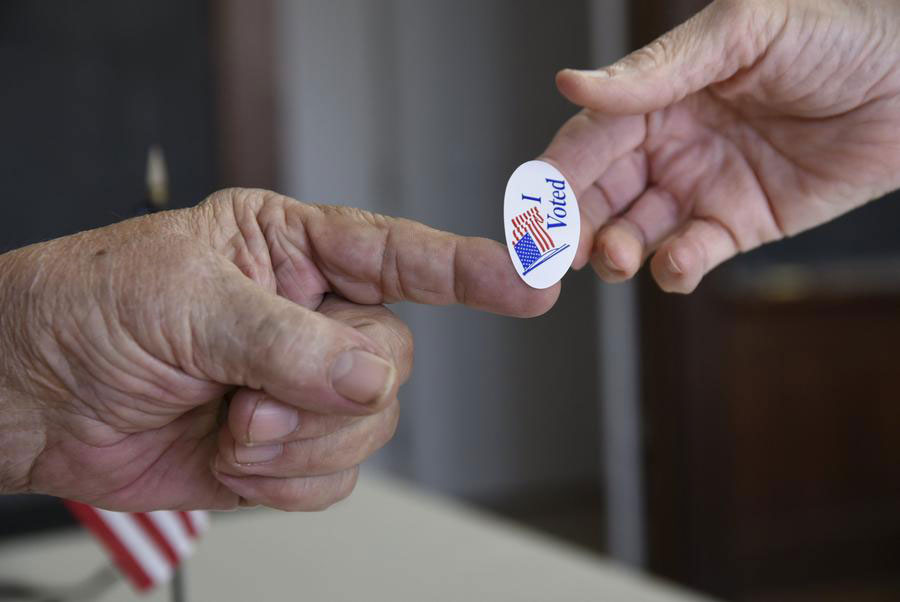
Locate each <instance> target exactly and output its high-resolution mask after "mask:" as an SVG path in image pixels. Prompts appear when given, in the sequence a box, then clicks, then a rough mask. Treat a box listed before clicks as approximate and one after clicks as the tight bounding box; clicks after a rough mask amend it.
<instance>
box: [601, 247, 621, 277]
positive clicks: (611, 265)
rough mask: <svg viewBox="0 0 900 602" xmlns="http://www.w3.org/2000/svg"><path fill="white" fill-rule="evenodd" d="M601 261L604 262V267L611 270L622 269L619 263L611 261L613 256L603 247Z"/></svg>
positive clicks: (617, 270) (619, 270)
mask: <svg viewBox="0 0 900 602" xmlns="http://www.w3.org/2000/svg"><path fill="white" fill-rule="evenodd" d="M603 263H605V264H606V267H607V268H609V269H610V270H612V271H613V272H621V271H622V268H620V267H619V265H618V264H617V263H616V262H615V261H613V258H612V257H610V256H609V251H607V250H606V248H605V247H604V249H603Z"/></svg>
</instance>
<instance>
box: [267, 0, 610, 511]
mask: <svg viewBox="0 0 900 602" xmlns="http://www.w3.org/2000/svg"><path fill="white" fill-rule="evenodd" d="M278 14H279V32H278V44H279V55H280V61H281V64H280V73H281V87H282V88H281V93H280V104H281V118H282V124H283V128H282V141H281V157H282V161H283V162H282V164H281V166H280V167H281V174H282V182H281V188H282V189H283V190H284V191H285V192H287V193H290V194H293V195H295V196H297V197H299V198H302V199H307V200H315V201H322V202H329V203H336V204H348V205H354V206H359V207H365V208H369V209H373V210H376V211H382V212H386V213H389V214H393V215H401V216H405V217H410V218H414V219H418V220H421V221H424V222H426V223H428V224H431V225H433V226H436V227H439V228H443V229H447V230H452V231H454V232H458V233H462V234H468V235H479V236H488V237H492V238H495V239H497V240H500V239H502V236H503V234H502V227H501V215H502V206H501V203H502V196H503V190H504V187H505V183H506V179H507V177H508V176H509V174H510V173H511V172H512V171H513V169H514V168H515V167H516V166H517V165H518V164H519V163H521V162H524V161H526V160H528V159H531V158H533V157H534V156H535V155H537V154H538V153H539V152H540V151H541V150H542V149H543V147H544V146H545V145H546V144H547V142H548V141H549V139H550V137H551V136H552V134H553V133H554V131H555V130H556V129H557V128H558V127H559V125H560V124H561V123H562V122H563V121H564V120H565V119H566V118H567V117H568V116H570V115H571V114H572V113H574V110H575V109H574V107H571V106H569V105H567V103H566V102H564V101H563V100H562V99H561V98H560V97H559V95H558V93H557V92H556V90H555V86H554V84H553V76H554V74H555V72H556V71H557V70H558V69H560V68H562V67H564V66H569V65H585V64H586V63H587V62H589V47H588V30H589V27H590V23H589V18H588V17H589V13H588V7H587V5H586V3H585V2H562V3H559V2H556V3H549V2H536V1H532V2H517V1H513V0H503V1H493V2H481V1H476V0H465V1H457V2H416V1H412V0H382V1H371V0H369V1H367V0H345V1H337V2H336V1H324V0H321V1H315V0H308V1H303V2H295V1H291V0H281V1H280V2H279V5H278ZM564 284H565V285H564V287H563V295H562V299H561V300H560V302H559V304H558V305H557V306H556V307H555V308H554V309H553V310H552V311H551V312H550V314H549V315H547V316H545V317H542V318H539V319H536V320H530V321H521V320H513V319H508V318H501V317H496V316H490V315H484V314H479V313H476V312H472V311H469V310H466V309H463V308H425V307H413V306H402V307H399V308H396V309H397V310H398V311H399V312H400V313H401V314H402V315H403V316H404V317H405V318H406V319H407V320H408V321H409V322H410V324H411V326H412V328H413V331H414V333H415V335H416V343H417V353H416V370H415V375H414V377H413V379H412V381H411V382H410V383H409V384H408V385H407V386H406V387H405V388H404V389H403V390H402V392H401V401H402V402H403V404H404V416H403V419H402V422H401V426H400V430H399V432H398V435H397V438H396V439H395V441H394V442H393V443H392V444H391V445H390V446H389V447H388V449H387V450H386V451H385V452H384V453H383V454H382V455H381V456H380V458H378V459H377V461H376V464H380V465H381V466H382V467H386V468H389V469H391V470H394V471H397V472H400V473H402V474H406V475H408V476H410V477H412V478H414V479H416V480H418V481H419V482H421V483H424V484H426V485H428V486H431V487H433V488H436V489H440V490H443V491H447V492H451V493H455V494H460V495H464V496H468V497H473V498H480V499H496V498H503V497H504V496H509V495H511V494H513V493H514V492H516V491H521V490H523V489H529V488H544V489H546V488H548V487H553V486H556V485H561V484H564V483H569V482H576V481H586V480H594V481H596V480H597V479H598V477H599V474H600V469H599V454H598V441H597V433H598V418H597V414H598V409H597V385H596V382H597V381H596V366H597V353H596V349H595V347H596V344H595V333H596V330H595V304H594V282H593V279H592V278H591V277H590V276H589V275H588V274H570V275H569V276H568V277H567V278H566V280H565V283H564ZM524 349H528V350H529V352H528V353H527V354H522V353H518V352H517V351H520V350H524ZM526 355H530V356H532V357H533V358H535V362H534V363H532V362H529V361H523V360H522V359H521V358H522V357H523V356H526ZM538 362H540V369H538V368H539V366H538Z"/></svg>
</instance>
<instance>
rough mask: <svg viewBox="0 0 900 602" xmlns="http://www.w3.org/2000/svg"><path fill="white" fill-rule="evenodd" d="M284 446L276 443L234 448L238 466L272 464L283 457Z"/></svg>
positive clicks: (236, 446)
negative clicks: (279, 457)
mask: <svg viewBox="0 0 900 602" xmlns="http://www.w3.org/2000/svg"><path fill="white" fill-rule="evenodd" d="M283 450H284V445H282V444H281V443H276V444H274V445H254V446H253V447H247V446H246V445H237V444H236V445H235V446H234V459H235V460H236V461H237V463H238V464H259V463H261V462H271V461H272V460H274V459H275V458H277V457H278V456H280V455H281V452H282V451H283Z"/></svg>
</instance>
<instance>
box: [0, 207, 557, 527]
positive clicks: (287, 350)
mask: <svg viewBox="0 0 900 602" xmlns="http://www.w3.org/2000/svg"><path fill="white" fill-rule="evenodd" d="M558 292H559V289H558V287H556V288H553V289H548V290H547V291H536V290H533V289H530V288H528V287H527V286H525V285H524V284H523V283H522V282H521V281H520V280H519V278H518V277H517V276H516V274H515V272H514V269H513V267H512V265H511V262H510V261H509V256H508V254H507V252H506V251H505V250H504V248H503V247H502V246H501V245H499V244H498V243H496V242H493V241H488V240H484V239H477V238H462V237H458V236H453V235H450V234H446V233H443V232H438V231H436V230H432V229H430V228H427V227H425V226H422V225H419V224H416V223H414V222H410V221H407V220H399V219H392V218H388V217H383V216H380V215H373V214H370V213H366V212H363V211H359V210H355V209H348V208H341V207H326V206H311V205H305V204H302V203H298V202H296V201H293V200H291V199H288V198H285V197H283V196H280V195H277V194H274V193H269V192H265V191H259V190H226V191H222V192H220V193H217V194H215V195H213V196H212V197H210V198H209V199H207V201H206V202H204V203H203V204H201V205H199V206H198V207H196V208H193V209H188V210H181V211H173V212H166V213H161V214H157V215H153V216H147V217H142V218H137V219H133V220H129V221H126V222H122V223H120V224H116V225H113V226H110V227H107V228H102V229H99V230H93V231H89V232H84V233H81V234H78V235H75V236H70V237H66V238H61V239H58V240H54V241H51V242H48V243H43V244H39V245H34V246H32V247H27V248H25V249H20V250H18V251H15V252H13V253H9V254H7V255H4V256H0V307H2V308H3V312H2V316H0V352H2V353H0V409H2V410H3V411H2V412H0V457H2V459H0V491H6V492H21V491H35V492H41V493H49V494H53V495H58V496H63V497H67V498H72V499H77V500H80V501H84V502H87V503H91V504H94V505H98V506H102V507H105V508H110V509H118V510H148V509H158V508H181V509H185V508H220V509H225V508H232V507H235V506H237V505H240V504H245V505H252V504H264V505H267V506H273V507H277V508H282V509H289V510H307V509H319V508H323V507H325V506H327V505H329V504H330V503H333V502H334V501H337V500H339V499H341V498H343V497H344V496H346V495H347V494H348V493H349V492H350V491H351V490H352V488H353V485H354V483H355V480H356V474H357V468H356V467H357V466H358V465H359V464H360V462H362V461H363V460H364V459H365V458H366V457H367V456H369V455H370V454H371V453H373V452H374V451H375V450H376V449H378V448H379V447H381V446H382V445H383V444H384V443H385V442H386V441H387V440H388V439H389V438H390V437H391V435H392V434H393V431H394V427H395V425H396V423H397V413H398V403H397V388H398V386H399V385H400V383H402V382H403V381H404V380H405V379H406V378H407V377H408V376H409V372H410V369H411V364H412V340H411V337H410V333H409V331H408V330H407V328H406V326H405V325H404V324H403V323H402V322H401V321H399V320H398V319H397V318H396V317H395V316H394V315H393V314H392V313H391V312H390V311H389V310H388V309H387V308H385V307H384V306H383V305H381V304H382V303H389V302H395V301H401V300H410V301H415V302H420V303H430V304H447V303H457V302H459V303H465V304H467V305H470V306H472V307H476V308H480V309H485V310H489V311H495V312H500V313H506V314H511V315H518V316H528V315H534V314H538V313H541V312H543V311H545V310H546V309H547V308H549V307H550V306H551V305H552V304H553V302H554V301H555V299H556V297H557V295H558ZM226 397H230V402H229V403H228V404H227V406H226V405H225V404H224V403H223V399H225V398H226Z"/></svg>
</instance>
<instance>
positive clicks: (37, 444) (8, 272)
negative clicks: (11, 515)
mask: <svg viewBox="0 0 900 602" xmlns="http://www.w3.org/2000/svg"><path fill="white" fill-rule="evenodd" d="M22 255H23V254H22V253H21V252H11V253H6V254H4V255H0V494H4V493H24V492H28V491H32V485H31V473H32V469H33V467H34V464H35V462H36V460H37V457H38V455H39V454H40V453H41V451H42V450H43V448H44V443H45V441H46V435H45V432H46V429H45V420H44V412H43V409H42V408H41V404H40V403H38V400H37V399H36V398H35V397H34V396H33V395H31V394H30V393H29V390H28V389H29V388H30V387H29V386H28V382H27V381H26V379H25V378H24V375H25V374H26V373H27V370H26V369H25V366H24V358H25V357H26V356H27V355H28V351H27V349H25V348H24V347H25V344H26V342H27V340H26V339H27V334H25V333H26V332H27V330H26V328H25V327H24V326H25V322H26V310H27V307H26V305H27V303H28V299H27V295H26V294H22V290H23V289H22V287H21V286H20V284H21V282H22V281H23V278H22V275H21V273H17V271H18V266H21V265H22V263H23V260H25V259H26V258H25V257H23V256H22Z"/></svg>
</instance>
